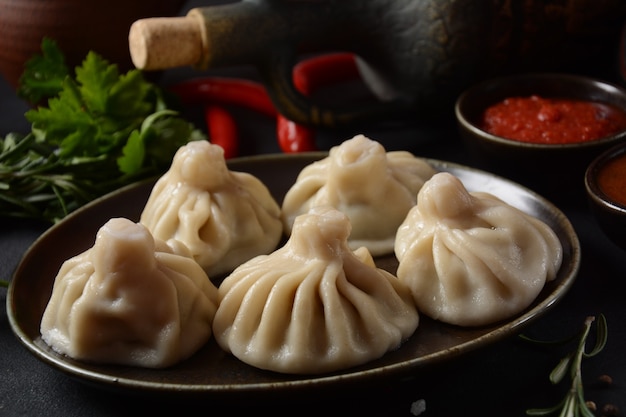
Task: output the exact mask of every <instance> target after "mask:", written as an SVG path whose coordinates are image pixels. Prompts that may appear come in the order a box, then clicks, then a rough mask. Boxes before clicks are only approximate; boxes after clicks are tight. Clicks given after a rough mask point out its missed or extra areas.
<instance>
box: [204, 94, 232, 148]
mask: <svg viewBox="0 0 626 417" xmlns="http://www.w3.org/2000/svg"><path fill="white" fill-rule="evenodd" d="M204 118H205V121H206V125H207V129H208V133H209V141H210V142H211V143H213V144H215V145H219V146H221V147H222V149H224V158H226V159H229V158H234V157H236V156H237V155H238V153H239V138H238V132H237V123H235V119H234V118H233V117H232V115H231V114H230V113H229V112H228V111H227V110H225V109H224V108H222V107H220V106H215V105H208V106H205V108H204Z"/></svg>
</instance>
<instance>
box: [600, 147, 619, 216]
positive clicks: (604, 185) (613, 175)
mask: <svg viewBox="0 0 626 417" xmlns="http://www.w3.org/2000/svg"><path fill="white" fill-rule="evenodd" d="M597 183H598V187H599V188H600V190H602V192H603V193H604V194H605V195H606V196H607V197H609V198H610V199H611V200H613V201H614V202H615V203H617V204H619V205H621V206H623V207H626V153H623V154H620V155H619V156H617V157H615V158H613V159H611V160H610V161H608V162H607V163H606V164H604V165H603V166H602V168H601V170H600V171H599V172H598V178H597Z"/></svg>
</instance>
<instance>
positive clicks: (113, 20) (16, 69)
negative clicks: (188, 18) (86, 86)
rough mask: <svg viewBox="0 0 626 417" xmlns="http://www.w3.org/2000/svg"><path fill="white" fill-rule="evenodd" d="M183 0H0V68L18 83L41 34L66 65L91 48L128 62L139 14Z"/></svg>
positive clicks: (123, 65)
mask: <svg viewBox="0 0 626 417" xmlns="http://www.w3.org/2000/svg"><path fill="white" fill-rule="evenodd" d="M184 3H185V1H184V0H106V1H103V0H94V1H85V0H0V73H1V74H2V76H3V77H4V78H5V79H6V81H7V82H8V83H9V84H10V85H11V86H13V87H14V88H16V87H17V85H18V81H19V78H20V76H21V75H22V72H23V69H24V63H25V62H26V61H27V60H28V59H30V58H31V57H32V56H33V55H34V54H36V53H40V51H41V41H42V39H43V37H44V36H45V37H49V38H51V39H54V40H55V41H56V42H57V43H58V44H59V46H60V47H61V50H62V51H63V53H64V54H65V56H66V59H67V63H68V65H69V66H70V68H74V67H75V66H76V65H78V64H80V62H81V61H82V60H83V59H84V57H85V55H86V54H87V52H88V51H89V50H94V51H96V52H98V53H99V54H100V55H102V56H103V57H104V58H105V59H107V60H109V61H110V62H112V63H116V64H118V65H119V66H120V70H123V71H125V70H128V69H130V68H132V63H131V60H130V53H129V51H128V31H129V28H130V25H131V24H132V23H133V22H134V21H135V20H137V19H140V18H145V17H152V16H174V15H176V14H178V13H179V11H180V9H181V8H182V6H183V5H184Z"/></svg>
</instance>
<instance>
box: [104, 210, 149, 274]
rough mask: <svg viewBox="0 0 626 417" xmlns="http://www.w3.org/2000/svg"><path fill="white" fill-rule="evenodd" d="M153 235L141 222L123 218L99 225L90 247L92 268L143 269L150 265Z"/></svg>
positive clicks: (147, 268)
mask: <svg viewBox="0 0 626 417" xmlns="http://www.w3.org/2000/svg"><path fill="white" fill-rule="evenodd" d="M154 250H155V243H154V238H153V237H152V235H151V234H150V232H149V231H148V229H146V228H145V227H144V226H143V225H141V224H137V223H134V222H132V221H130V220H128V219H125V218H114V219H110V220H109V221H108V222H107V223H106V224H105V225H104V226H103V227H101V228H100V230H99V231H98V233H97V235H96V241H95V243H94V246H93V256H92V262H93V263H94V267H95V269H96V270H100V271H106V270H115V269H117V268H120V267H123V268H125V269H126V270H128V269H129V268H130V269H133V270H136V271H145V270H149V269H152V268H153V265H154V264H155V262H156V261H155V259H154V256H153V253H154Z"/></svg>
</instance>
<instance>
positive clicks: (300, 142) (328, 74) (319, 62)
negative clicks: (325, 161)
mask: <svg viewBox="0 0 626 417" xmlns="http://www.w3.org/2000/svg"><path fill="white" fill-rule="evenodd" d="M359 76H360V74H359V69H358V67H357V65H356V60H355V57H354V54H352V53H334V54H328V55H320V56H317V57H314V58H309V59H306V60H304V61H301V62H299V63H298V64H297V65H296V66H294V68H293V83H294V86H295V87H296V89H298V91H300V92H301V93H302V94H305V95H311V94H313V93H315V92H316V91H318V90H319V89H320V88H323V87H325V86H328V85H330V84H337V83H340V82H344V81H348V80H351V79H355V78H358V77H359ZM276 124H277V128H276V131H277V135H278V143H279V145H280V148H281V149H282V150H283V152H287V153H289V152H306V151H313V150H315V149H317V148H316V145H315V130H314V129H313V128H310V127H308V126H304V125H302V124H299V123H296V122H293V121H291V120H288V119H287V118H285V117H284V116H283V115H281V114H278V116H277V123H276Z"/></svg>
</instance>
